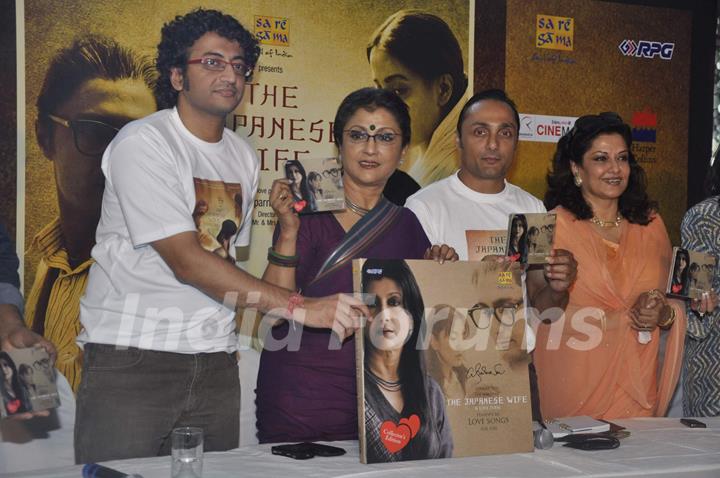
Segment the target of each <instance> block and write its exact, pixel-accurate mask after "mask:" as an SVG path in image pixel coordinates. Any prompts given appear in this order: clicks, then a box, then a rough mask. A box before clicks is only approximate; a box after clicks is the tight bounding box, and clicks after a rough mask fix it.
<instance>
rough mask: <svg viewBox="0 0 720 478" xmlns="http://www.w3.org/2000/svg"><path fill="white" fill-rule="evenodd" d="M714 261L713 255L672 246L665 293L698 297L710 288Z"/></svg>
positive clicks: (681, 297)
mask: <svg viewBox="0 0 720 478" xmlns="http://www.w3.org/2000/svg"><path fill="white" fill-rule="evenodd" d="M716 263H717V261H716V259H715V256H711V255H709V254H705V253H703V252H697V251H692V250H690V249H683V248H681V247H674V248H673V259H672V268H671V270H670V275H669V277H668V282H667V290H666V292H667V294H668V295H669V296H670V297H677V298H680V299H700V298H701V297H702V293H703V292H705V291H709V290H712V277H713V273H714V271H715V266H716Z"/></svg>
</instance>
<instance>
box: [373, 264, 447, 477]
mask: <svg viewBox="0 0 720 478" xmlns="http://www.w3.org/2000/svg"><path fill="white" fill-rule="evenodd" d="M362 292H363V293H364V294H371V295H373V296H374V298H375V302H374V304H372V305H371V306H370V317H369V318H368V323H367V325H366V326H365V330H364V334H365V335H364V350H365V358H364V365H365V376H364V380H365V407H366V410H365V417H364V420H365V433H366V439H367V442H366V446H367V462H368V463H378V462H388V461H402V460H417V459H425V458H446V457H450V456H452V450H453V440H452V432H451V430H450V423H449V421H448V419H447V415H446V413H445V398H444V397H443V394H442V391H441V389H440V386H439V385H438V384H437V382H436V381H435V380H434V379H433V378H432V377H430V376H428V374H427V373H426V368H425V360H424V358H423V351H422V350H420V349H421V347H419V346H418V337H422V336H424V335H425V333H424V329H425V322H424V319H423V314H424V311H425V306H424V303H423V299H422V296H421V295H420V288H419V287H418V285H417V282H416V280H415V277H414V276H413V273H412V271H411V270H410V268H409V267H408V265H407V263H406V262H405V261H403V260H373V259H368V260H367V261H365V263H364V264H363V268H362ZM451 322H452V321H451ZM412 415H417V416H418V417H419V419H420V428H419V431H418V432H417V435H415V436H414V437H413V438H412V439H411V440H410V441H409V443H408V444H407V446H405V447H404V448H402V449H401V450H399V451H397V452H395V453H392V452H390V451H389V450H388V449H387V448H386V447H385V445H384V443H383V442H382V440H381V439H380V427H381V425H382V424H383V422H384V421H386V420H391V421H393V422H394V423H399V422H400V420H401V419H402V418H408V417H411V416H412ZM360 419H361V420H362V419H363V418H362V417H361V418H360Z"/></svg>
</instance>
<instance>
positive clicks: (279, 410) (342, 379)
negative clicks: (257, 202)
mask: <svg viewBox="0 0 720 478" xmlns="http://www.w3.org/2000/svg"><path fill="white" fill-rule="evenodd" d="M334 124H335V133H334V134H335V144H336V145H337V147H338V150H339V152H340V157H341V158H342V165H343V170H344V176H343V184H344V186H345V197H346V199H345V200H346V204H347V209H346V210H343V211H337V212H334V213H331V214H316V215H309V216H302V217H298V216H297V215H296V214H295V213H294V211H293V209H292V201H293V198H292V193H291V191H290V188H289V185H288V182H287V180H276V181H275V182H274V183H273V186H272V189H271V191H270V204H271V205H272V207H273V209H274V210H275V212H276V214H277V217H278V226H277V227H276V229H275V235H274V238H273V247H272V248H271V249H270V250H269V251H268V261H269V263H268V266H267V268H266V269H265V274H264V275H263V279H264V280H266V281H268V282H270V283H272V284H276V285H278V286H281V287H284V288H286V289H290V290H302V291H303V293H304V294H305V295H307V296H309V297H315V296H322V295H327V294H334V293H338V292H351V291H352V290H353V277H352V259H355V258H361V257H370V258H377V259H423V258H426V259H430V258H433V259H437V260H440V261H442V260H445V259H452V260H454V259H456V258H457V255H456V254H455V251H454V250H452V249H451V248H448V247H447V246H433V247H431V244H430V242H429V241H428V239H427V237H426V236H425V233H424V232H423V230H422V227H421V226H420V223H419V222H418V220H417V218H416V217H415V215H414V214H413V213H412V211H410V210H408V209H405V208H403V207H400V206H396V205H394V204H392V203H391V202H390V201H388V200H387V199H386V198H385V197H383V195H382V191H383V188H384V187H385V184H386V182H387V180H388V178H389V177H390V175H391V174H392V173H393V171H395V169H396V168H397V166H398V164H399V163H400V160H401V159H402V157H403V155H404V154H405V152H406V151H407V145H408V144H409V141H410V116H409V115H408V110H407V106H406V105H405V104H404V103H403V102H402V100H401V99H400V98H399V97H398V96H397V95H396V94H394V93H392V92H390V91H387V90H380V89H375V88H363V89H360V90H357V91H355V92H353V93H351V94H349V95H348V96H347V97H346V98H345V99H344V100H343V102H342V103H341V104H340V107H339V108H338V111H337V114H336V116H335V123H334ZM282 340H286V341H289V342H292V343H297V344H298V345H297V347H298V349H297V350H290V347H282V348H280V350H271V347H268V346H267V344H268V343H278V342H279V341H282ZM296 340H297V341H298V342H295V341H296ZM265 343H266V347H265V349H264V350H263V352H262V356H261V358H260V370H259V372H258V383H257V428H258V438H259V440H260V442H261V443H264V442H282V441H313V440H351V439H357V433H358V429H357V420H358V416H357V396H356V382H355V367H356V365H355V338H354V336H353V337H350V338H349V339H347V340H345V341H344V342H342V343H338V342H337V341H336V340H334V338H333V337H332V336H331V334H330V331H329V330H321V329H308V328H304V329H302V330H299V329H298V330H296V329H295V328H294V327H292V326H290V325H288V323H287V322H283V323H280V324H278V325H276V326H275V327H274V328H273V329H272V330H270V331H269V332H268V335H267V338H266V340H265Z"/></svg>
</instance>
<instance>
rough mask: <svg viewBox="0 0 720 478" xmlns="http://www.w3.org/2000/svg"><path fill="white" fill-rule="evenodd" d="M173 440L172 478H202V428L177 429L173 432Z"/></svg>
mask: <svg viewBox="0 0 720 478" xmlns="http://www.w3.org/2000/svg"><path fill="white" fill-rule="evenodd" d="M171 439H172V475H171V476H172V478H202V466H203V431H202V428H197V427H181V428H176V429H174V430H173V431H172V435H171Z"/></svg>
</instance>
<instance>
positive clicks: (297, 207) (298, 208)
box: [293, 199, 307, 212]
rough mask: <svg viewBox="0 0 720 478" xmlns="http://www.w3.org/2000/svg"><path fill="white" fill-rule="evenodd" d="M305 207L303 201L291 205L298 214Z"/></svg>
mask: <svg viewBox="0 0 720 478" xmlns="http://www.w3.org/2000/svg"><path fill="white" fill-rule="evenodd" d="M305 206H307V201H306V200H304V199H303V200H302V201H296V202H295V203H293V207H294V208H295V211H297V212H300V211H302V210H303V209H305Z"/></svg>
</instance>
